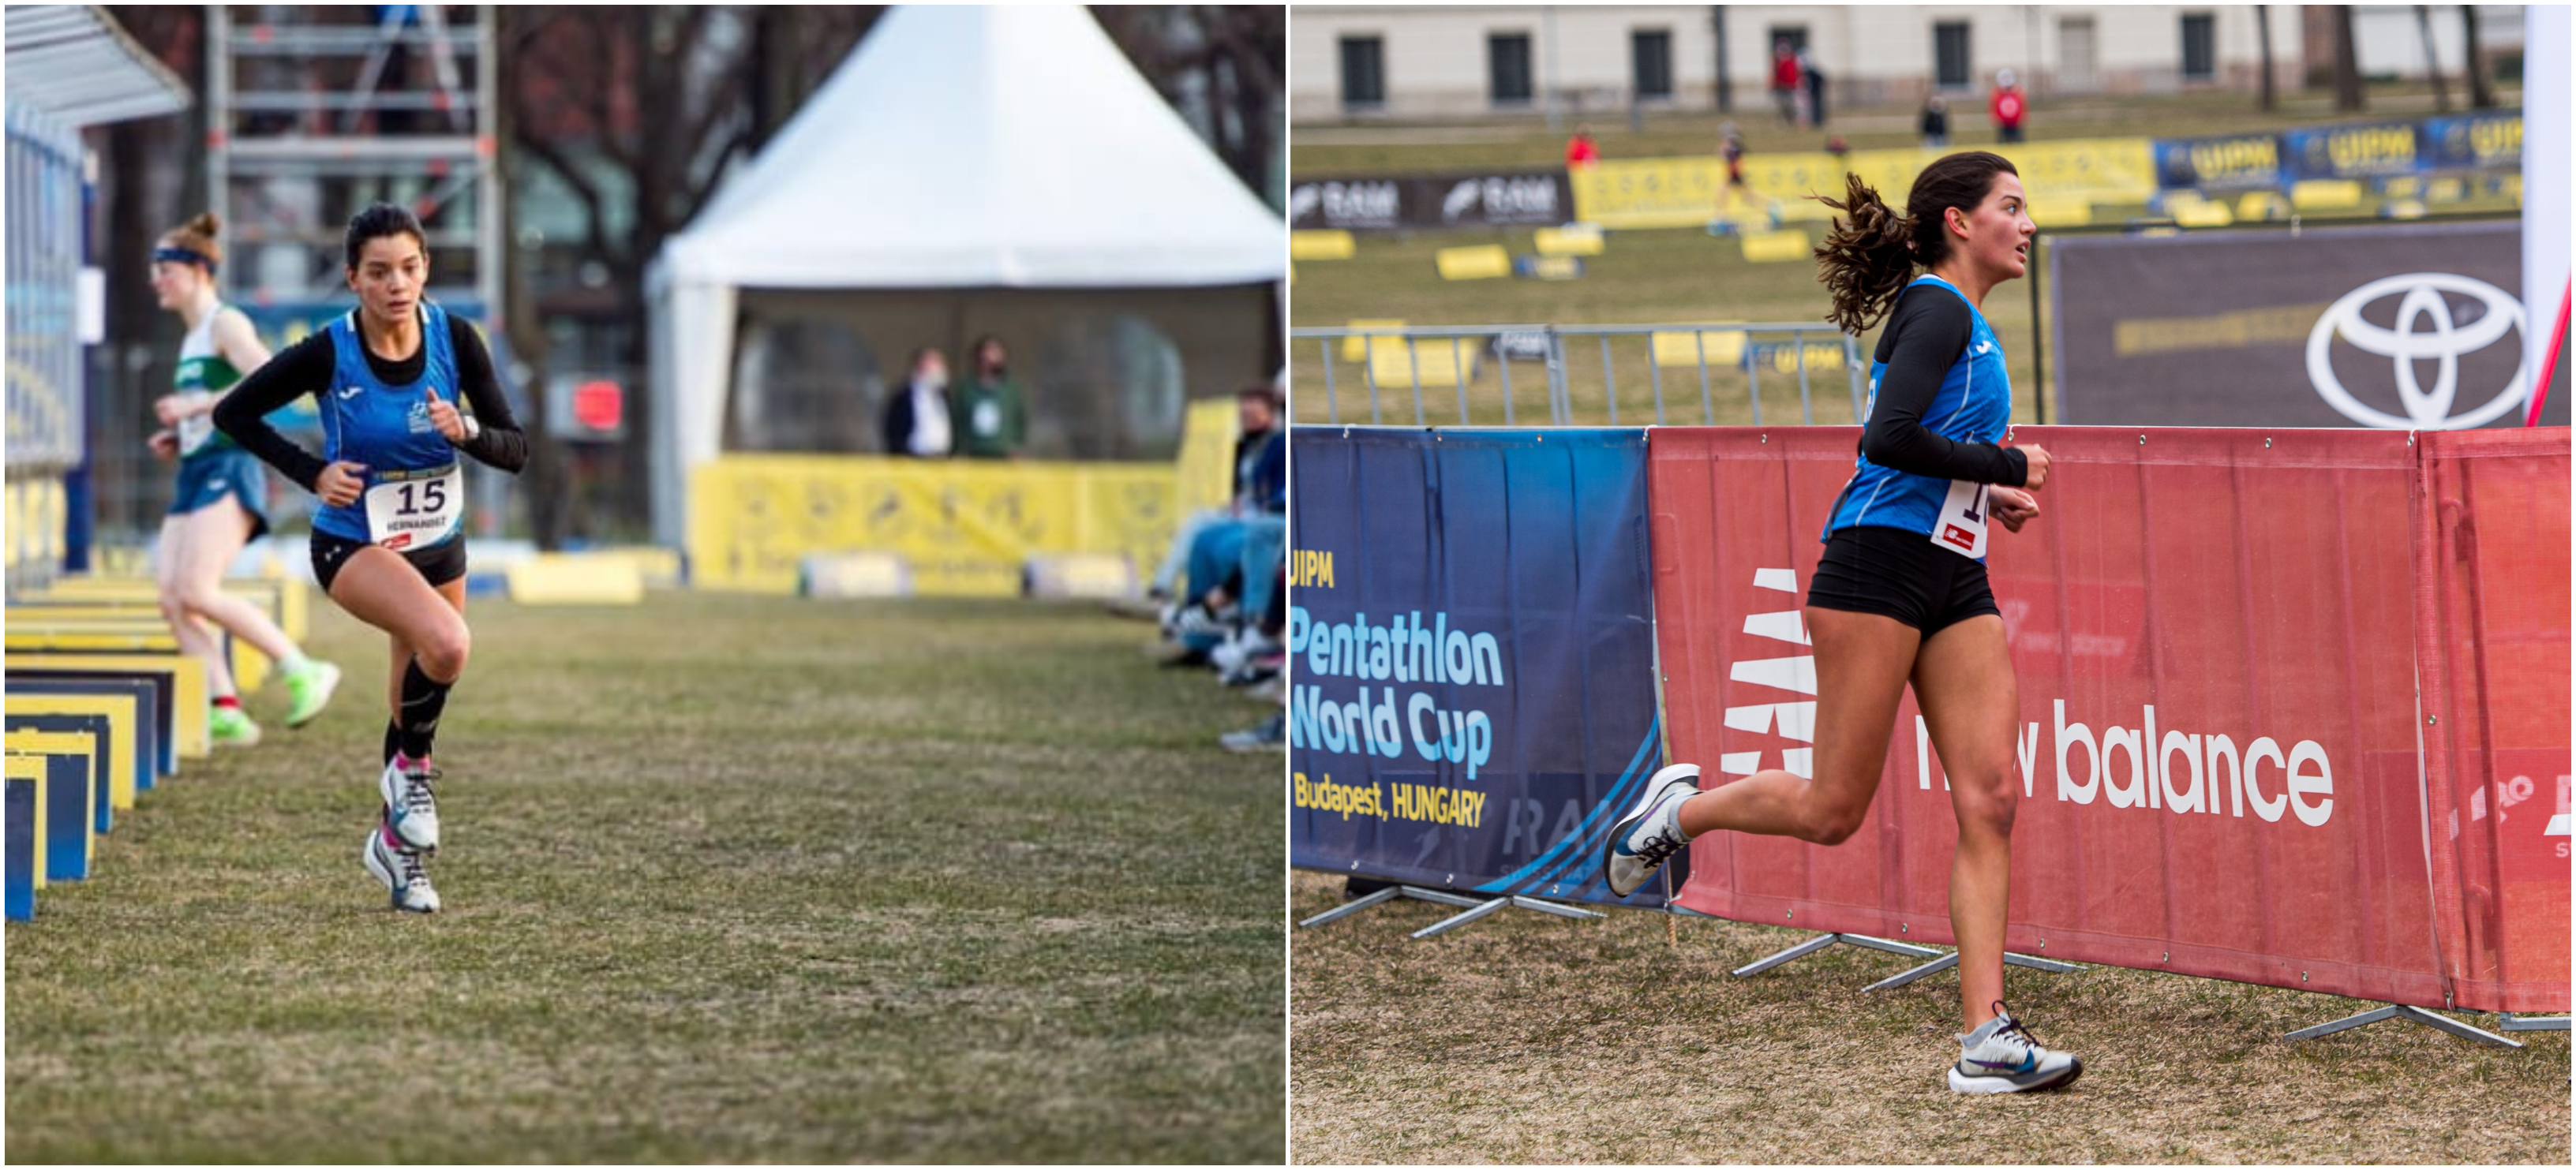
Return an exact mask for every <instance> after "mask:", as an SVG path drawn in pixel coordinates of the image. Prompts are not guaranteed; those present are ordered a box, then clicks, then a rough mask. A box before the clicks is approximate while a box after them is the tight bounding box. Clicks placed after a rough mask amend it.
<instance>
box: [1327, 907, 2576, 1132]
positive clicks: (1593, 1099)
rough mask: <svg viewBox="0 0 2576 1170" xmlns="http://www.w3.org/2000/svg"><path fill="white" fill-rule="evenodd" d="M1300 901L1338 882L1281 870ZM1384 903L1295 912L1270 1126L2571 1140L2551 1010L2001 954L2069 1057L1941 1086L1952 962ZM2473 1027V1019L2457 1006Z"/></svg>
mask: <svg viewBox="0 0 2576 1170" xmlns="http://www.w3.org/2000/svg"><path fill="white" fill-rule="evenodd" d="M1290 889H1291V896H1290V900H1291V903H1292V906H1291V909H1292V911H1293V912H1294V913H1295V914H1296V915H1297V916H1298V917H1301V918H1302V917H1306V916H1310V915H1313V914H1316V913H1319V912H1321V911H1323V910H1325V909H1329V908H1330V907H1332V906H1334V905H1336V904H1338V903H1339V902H1340V900H1341V882H1340V879H1338V878H1334V877H1328V876H1324V875H1319V874H1310V873H1299V874H1296V875H1295V876H1294V877H1293V878H1292V879H1291V882H1290ZM1449 912H1450V911H1447V910H1445V909H1443V908H1440V907H1436V906H1432V905H1429V904H1427V903H1421V902H1399V903H1395V904H1393V905H1389V906H1381V907H1378V908H1375V909H1372V910H1369V911H1366V912H1364V913H1362V914H1361V915H1359V916H1357V917H1355V918H1350V919H1344V920H1342V921H1339V922H1335V923H1330V924H1328V925H1325V926H1323V927H1319V928H1316V929H1312V930H1296V931H1292V938H1291V942H1290V971H1291V977H1292V984H1293V987H1292V991H1291V1000H1290V1011H1291V1018H1292V1020H1293V1024H1292V1027H1291V1036H1290V1046H1289V1047H1290V1058H1289V1059H1290V1079H1291V1084H1292V1086H1293V1087H1292V1089H1291V1093H1290V1102H1291V1103H1290V1117H1289V1135H1290V1147H1291V1149H1292V1151H1293V1157H1294V1158H1295V1160H1296V1161H1298V1162H1300V1163H1341V1162H1645V1163H1664V1162H1737V1163H1788V1162H1835V1163H1842V1162H1905V1163H1938V1162H1951V1163H2005V1164H2009V1163H2020V1162H2045V1163H2087V1162H2091V1163H2108V1162H2392V1163H2433V1162H2447V1163H2550V1164H2558V1165H2565V1164H2567V1162H2568V1155H2569V1143H2568V1126H2569V1115H2568V1086H2569V1064H2568V1034H2567V1033H2565V1032H2541V1033H2519V1034H2517V1038H2519V1039H2521V1040H2523V1041H2525V1042H2526V1043H2528V1044H2529V1045H2530V1047H2528V1048H2527V1049H2525V1050H2523V1051H2520V1052H2507V1051H2502V1050H2498V1049H2494V1048H2489V1047H2486V1046H2484V1045H2478V1044H2471V1043H2468V1042H2466V1041H2462V1040H2455V1039H2452V1038H2450V1037H2447V1036H2443V1035H2440V1034H2438V1033H2435V1032H2434V1031H2433V1030H2431V1029H2429V1028H2423V1027H2418V1026H2412V1025H2400V1024H2397V1023H2393V1022H2392V1023H2381V1024H2376V1025H2372V1026H2370V1027H2367V1028H2361V1029H2357V1030H2354V1031H2349V1032H2344V1033H2339V1034H2337V1035H2334V1036H2331V1037H2327V1038H2325V1039H2322V1040H2314V1041H2308V1042H2305V1043H2301V1044H2285V1043H2283V1042H2282V1041H2281V1039H2280V1038H2281V1035H2282V1034H2283V1033H2286V1032H2289V1031H2291V1030H2293V1029H2296V1028H2300V1027H2305V1026H2307V1025H2310V1024H2316V1023H2322V1022H2324V1021H2326V1020H2329V1019H2334V1018H2337V1017H2340V1016H2343V1015H2346V1014H2349V1013H2350V1012H2354V1011H2360V1010H2366V1008H2367V1007H2368V1006H2369V1005H2366V1004H2362V1003H2359V1002H2357V1001H2354V1000H2348V999H2341V998H2337V997H2333V996H2325V995H2315V994H2307V993H2301V992H2294V991H2284V990H2278V989H2274V988H2266V987H2254V986H2250V985H2246V984H2237V983H2226V982H2221V981H2218V980H2212V979H2193V978H2188V977H2183V976H2176V975H2164V974H2157V973H2153V972H2143V971H2127V970H2121V969H2117V968H2109V967H2092V968H2087V969H2085V970H2084V971H2081V972H2078V973H2076V974H2072V975H2044V974H2039V973H2036V972H2029V971H2023V970H2020V969H2014V970H2013V971H2012V972H2011V973H2010V975H2009V976H2008V978H2007V981H2006V986H2007V988H2008V989H2009V991H2010V992H2011V994H2012V998H2013V1006H2014V1009H2015V1010H2016V1012H2018V1013H2020V1014H2022V1015H2023V1016H2024V1017H2025V1018H2026V1019H2027V1020H2028V1021H2029V1023H2030V1026H2031V1027H2032V1029H2033V1030H2034V1031H2036V1032H2037V1033H2038V1035H2039V1037H2040V1039H2041V1041H2042V1042H2043V1043H2046V1044H2049V1045H2050V1046H2052V1047H2062V1048H2065V1049H2068V1050H2071V1051H2073V1052H2076V1053H2077V1054H2079V1055H2081V1056H2082V1057H2083V1058H2084V1064H2085V1073H2084V1076H2083V1079H2082V1080H2081V1081H2079V1082H2078V1083H2077V1085H2076V1086H2075V1087H2073V1088H2072V1089H2070V1090H2068V1091H2065V1092H2060V1093H2040V1094H2028V1095H2016V1096H2008V1097H1959V1096H1955V1095H1953V1094H1952V1093H1951V1092H1950V1091H1949V1090H1948V1088H1947V1087H1946V1086H1945V1085H1944V1083H1943V1081H1942V1070H1943V1069H1944V1068H1945V1067H1947V1066H1948V1064H1949V1063H1950V1062H1951V1061H1952V1060H1955V1059H1956V1058H1957V1055H1958V1045H1957V1042H1956V1041H1955V1040H1953V1039H1952V1034H1953V1032H1954V1031H1955V1029H1956V1026H1957V1022H1958V1021H1957V1013H1958V1004H1957V996H1958V982H1957V980H1956V979H1954V978H1952V977H1950V976H1948V975H1936V976H1933V977H1931V978H1929V979H1924V980H1921V981H1918V982H1916V983H1914V984H1911V985H1909V986H1906V987H1904V988H1900V989H1897V990H1894V991H1885V992H1876V993H1864V992H1863V991H1862V990H1861V988H1862V987H1864V986H1866V985H1867V984H1869V983H1871V982H1873V981H1875V980H1877V979H1880V978H1883V977H1885V976H1887V975H1891V974H1894V973H1896V972H1897V971H1900V970H1903V969H1904V968H1905V966H1907V961H1906V960H1903V959H1900V958H1898V957H1896V956H1894V955H1885V954H1880V953H1878V952H1875V951H1861V950H1857V949H1854V948H1850V947H1833V948H1828V949H1827V950H1825V951H1824V952H1822V953H1820V954H1817V955H1813V956H1810V957H1808V958H1806V959H1802V960H1799V961H1798V962H1795V963H1791V964H1789V965H1788V966H1786V967H1782V968H1778V969H1775V970H1773V971H1770V972H1767V973H1765V974H1762V975H1759V976H1755V977H1753V978H1750V979H1737V978H1733V977H1731V976H1730V975H1729V974H1728V971H1729V970H1730V969H1731V968H1733V967H1736V966H1740V965H1742V964H1744V963H1747V962H1750V961H1752V960H1753V959H1755V958H1758V957H1760V956H1762V955H1765V954H1769V953H1771V952H1773V951H1776V950H1779V949H1781V948H1783V947H1786V946H1788V945H1790V944H1792V943H1794V942H1797V941H1799V940H1801V939H1805V938H1809V937H1813V936H1812V935H1810V934H1808V933H1807V932H1803V931H1793V930H1787V929H1782V928H1776V927H1768V926H1748V925H1744V924H1740V923H1732V922H1721V921H1716V920H1712V919H1682V920H1680V921H1679V922H1678V923H1676V924H1675V926H1676V927H1677V930H1676V931H1675V933H1677V935H1678V938H1679V943H1678V945H1671V944H1668V943H1667V941H1666V935H1667V929H1666V927H1667V920H1666V919H1665V918H1664V917H1662V916H1660V915H1655V914H1650V913H1644V912H1637V911H1623V912H1616V913H1613V914H1612V915H1611V916H1610V917H1609V918H1608V919H1607V920H1604V921H1595V922H1570V921H1566V920H1563V919H1558V918H1552V917H1547V916H1543V915H1537V914H1526V913H1505V914H1500V915H1496V916H1494V917H1491V918H1487V919H1485V920H1483V921H1481V922H1478V923H1476V924H1474V925H1471V926H1469V927H1467V928H1465V929H1463V930H1460V931H1458V932H1456V933H1454V934H1451V935H1447V936H1443V937H1441V938H1438V939H1434V940H1431V941H1427V942H1413V941H1411V940H1410V939H1408V938H1407V937H1406V935H1407V933H1409V932H1410V931H1413V930H1416V929H1419V928H1421V927H1422V926H1424V925H1426V924H1428V923H1430V922H1432V921H1434V920H1435V919H1437V918H1438V917H1440V916H1442V915H1445V914H1447V913H1449ZM2463 1018H2465V1019H2467V1020H2468V1022H2471V1023H2475V1024H2478V1025H2480V1026H2486V1027H2491V1026H2492V1025H2493V1022H2494V1017H2493V1016H2467V1017H2463Z"/></svg>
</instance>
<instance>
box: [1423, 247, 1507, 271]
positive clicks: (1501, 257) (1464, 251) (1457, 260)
mask: <svg viewBox="0 0 2576 1170" xmlns="http://www.w3.org/2000/svg"><path fill="white" fill-rule="evenodd" d="M1432 263H1433V264H1435V265H1436V266H1437V267H1438V268H1439V269H1440V279H1442V280H1493V279H1495V278H1497V277H1505V276H1510V275H1511V274H1512V254H1511V253H1509V252H1506V251H1504V250H1503V246H1502V245H1501V244H1478V245H1474V246H1472V247H1466V248H1442V249H1440V250H1439V251H1438V252H1436V253H1433V255H1432Z"/></svg>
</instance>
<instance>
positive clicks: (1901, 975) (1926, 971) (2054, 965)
mask: <svg viewBox="0 0 2576 1170" xmlns="http://www.w3.org/2000/svg"><path fill="white" fill-rule="evenodd" d="M1958 965H1959V952H1957V951H1952V952H1950V953H1949V954H1946V955H1943V956H1941V957H1940V958H1937V959H1934V960H1932V961H1931V962H1929V963H1925V964H1923V965H1922V966H1920V967H1915V968H1912V969H1910V970H1906V971H1900V972H1897V973H1896V974H1894V975H1890V976H1888V977H1887V978H1885V979H1881V980H1879V981H1878V982H1876V983H1872V984H1870V985H1869V986H1867V987H1864V988H1861V990H1863V991H1885V990H1887V989H1888V988H1891V987H1903V986H1905V985H1906V984H1908V983H1912V982H1914V981H1915V980H1917V979H1921V978H1923V977H1924V976H1926V975H1938V974H1940V973H1941V972H1943V971H1947V970H1949V969H1950V968H1952V967H1956V966H1958ZM2004 965H2006V966H2009V967H2028V968H2030V969H2031V970H2034V971H2046V972H2049V973H2051V974H2055V975H2064V974H2066V973H2067V972H2070V971H2081V970H2083V968H2081V967H2078V966H2076V965H2075V964H2073V963H2060V962H2058V961H2057V960H2055V959H2034V958H2032V957H2030V956H2029V955H2015V954H2009V953H2007V954H2006V955H2005V956H2004Z"/></svg>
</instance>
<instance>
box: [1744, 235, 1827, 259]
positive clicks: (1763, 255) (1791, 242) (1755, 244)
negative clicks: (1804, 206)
mask: <svg viewBox="0 0 2576 1170" xmlns="http://www.w3.org/2000/svg"><path fill="white" fill-rule="evenodd" d="M1807 249H1808V243H1807V233H1805V232H1803V231H1800V230H1798V229H1795V228H1790V229H1787V230H1783V231H1776V232H1747V233H1745V235H1744V259H1745V261H1746V262H1747V263H1751V264H1777V263H1781V262H1783V261H1789V260H1805V259H1807V258H1808V257H1809V256H1810V255H1811V253H1809V252H1808V250H1807Z"/></svg>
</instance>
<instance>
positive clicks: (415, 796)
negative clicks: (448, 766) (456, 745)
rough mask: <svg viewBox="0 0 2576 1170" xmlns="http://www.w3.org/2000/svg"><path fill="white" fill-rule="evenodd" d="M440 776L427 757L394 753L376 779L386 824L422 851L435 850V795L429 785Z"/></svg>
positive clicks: (412, 846) (436, 796)
mask: <svg viewBox="0 0 2576 1170" xmlns="http://www.w3.org/2000/svg"><path fill="white" fill-rule="evenodd" d="M405 764H409V765H411V766H410V767H409V768H405V767H404V766H403V765H405ZM439 775H440V773H439V771H438V770H437V769H435V768H432V767H430V766H429V761H427V760H413V759H408V758H407V757H404V756H401V755H397V756H395V757H394V761H393V762H392V763H390V764H387V765H385V772H384V775H383V776H381V777H379V778H378V779H377V781H376V792H377V793H378V794H379V795H381V796H383V797H384V798H385V824H386V825H387V826H389V827H391V828H392V829H393V831H394V835H395V836H397V837H400V838H402V843H403V844H405V845H407V846H410V847H411V848H414V849H418V850H420V851H421V852H423V853H436V852H438V794H437V793H435V792H432V791H430V787H429V785H430V782H431V781H433V780H436V779H438V778H439Z"/></svg>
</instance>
